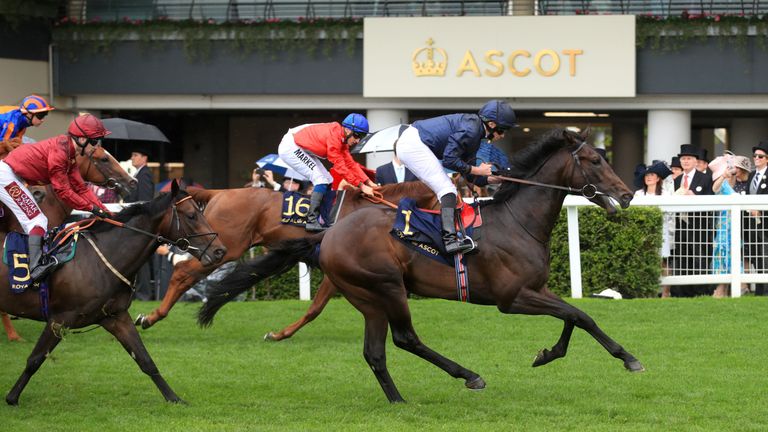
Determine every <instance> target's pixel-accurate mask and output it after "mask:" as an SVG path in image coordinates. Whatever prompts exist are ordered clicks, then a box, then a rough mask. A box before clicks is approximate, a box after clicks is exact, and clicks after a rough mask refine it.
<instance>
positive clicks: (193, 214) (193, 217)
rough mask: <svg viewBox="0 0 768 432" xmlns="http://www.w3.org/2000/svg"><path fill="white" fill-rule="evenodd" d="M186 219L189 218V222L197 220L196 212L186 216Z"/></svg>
mask: <svg viewBox="0 0 768 432" xmlns="http://www.w3.org/2000/svg"><path fill="white" fill-rule="evenodd" d="M187 218H189V219H191V220H195V219H197V212H192V213H190V214H188V215H187Z"/></svg>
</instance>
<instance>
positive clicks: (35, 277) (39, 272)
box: [29, 256, 59, 282]
mask: <svg viewBox="0 0 768 432" xmlns="http://www.w3.org/2000/svg"><path fill="white" fill-rule="evenodd" d="M46 260H47V261H48V262H46V263H45V264H42V263H41V264H38V265H36V266H35V267H34V268H33V269H32V270H31V271H30V272H29V277H30V278H31V279H32V282H39V281H40V280H42V279H44V278H45V277H46V276H48V275H49V274H51V272H52V271H53V270H54V269H56V266H58V265H59V260H58V259H57V258H56V257H55V256H49V257H47V258H46Z"/></svg>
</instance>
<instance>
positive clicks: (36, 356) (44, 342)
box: [5, 323, 61, 405]
mask: <svg viewBox="0 0 768 432" xmlns="http://www.w3.org/2000/svg"><path fill="white" fill-rule="evenodd" d="M60 341H61V338H59V337H58V336H56V334H55V333H54V332H53V330H51V325H50V323H49V324H48V325H46V326H45V328H44V329H43V333H42V334H41V335H40V338H39V339H38V340H37V343H36V344H35V348H34V349H33V350H32V353H31V354H30V355H29V357H28V358H27V366H26V367H25V368H24V372H22V373H21V376H20V377H19V379H18V380H17V381H16V384H14V386H13V388H12V389H11V391H10V392H8V394H7V395H6V396H5V402H6V403H8V405H18V404H19V396H20V395H21V392H22V391H23V390H24V387H26V386H27V383H29V380H30V378H32V375H34V374H35V372H37V370H38V369H40V366H41V365H42V364H43V362H44V361H45V359H46V358H47V357H48V354H50V353H51V351H53V349H54V348H56V345H58V344H59V342H60Z"/></svg>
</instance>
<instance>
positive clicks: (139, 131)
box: [102, 118, 170, 143]
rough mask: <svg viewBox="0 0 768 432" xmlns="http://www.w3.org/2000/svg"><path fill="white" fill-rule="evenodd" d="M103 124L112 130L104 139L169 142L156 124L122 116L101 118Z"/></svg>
mask: <svg viewBox="0 0 768 432" xmlns="http://www.w3.org/2000/svg"><path fill="white" fill-rule="evenodd" d="M102 122H103V123H104V126H105V127H106V128H107V129H108V130H109V131H110V132H112V133H111V134H109V135H107V136H106V138H105V139H113V140H131V141H155V142H164V143H167V142H170V141H169V140H168V138H167V137H166V136H165V134H163V133H162V132H161V131H160V129H158V128H157V126H153V125H151V124H146V123H140V122H137V121H133V120H126V119H123V118H110V119H104V120H102Z"/></svg>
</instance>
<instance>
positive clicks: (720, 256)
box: [712, 181, 736, 274]
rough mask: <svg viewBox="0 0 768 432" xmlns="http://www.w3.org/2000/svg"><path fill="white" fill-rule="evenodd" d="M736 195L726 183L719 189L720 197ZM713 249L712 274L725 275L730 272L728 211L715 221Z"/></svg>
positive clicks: (729, 221)
mask: <svg viewBox="0 0 768 432" xmlns="http://www.w3.org/2000/svg"><path fill="white" fill-rule="evenodd" d="M734 193H736V191H734V190H733V187H732V186H731V185H730V183H728V182H727V181H724V182H723V186H722V188H721V189H720V195H731V194H734ZM714 243H715V245H714V248H713V250H712V272H713V273H714V274H725V273H730V272H731V218H730V216H729V215H728V210H722V211H721V212H720V216H719V217H718V219H717V229H716V231H715V238H714Z"/></svg>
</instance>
